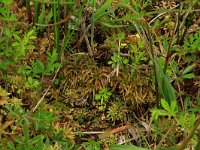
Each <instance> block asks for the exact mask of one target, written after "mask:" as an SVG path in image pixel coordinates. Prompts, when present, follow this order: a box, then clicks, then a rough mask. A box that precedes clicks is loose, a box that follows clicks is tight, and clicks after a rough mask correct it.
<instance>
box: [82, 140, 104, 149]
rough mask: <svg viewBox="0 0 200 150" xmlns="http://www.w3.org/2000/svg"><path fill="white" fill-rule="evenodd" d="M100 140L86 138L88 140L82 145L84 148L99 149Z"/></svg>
mask: <svg viewBox="0 0 200 150" xmlns="http://www.w3.org/2000/svg"><path fill="white" fill-rule="evenodd" d="M101 144H102V141H94V140H91V139H90V140H88V142H85V143H84V144H83V147H84V148H85V149H86V150H100V149H101Z"/></svg>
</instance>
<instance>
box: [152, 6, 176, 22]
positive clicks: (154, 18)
mask: <svg viewBox="0 0 200 150" xmlns="http://www.w3.org/2000/svg"><path fill="white" fill-rule="evenodd" d="M178 6H179V4H178V5H176V6H174V7H172V8H171V9H169V10H172V9H174V8H176V7H178ZM166 13H167V12H164V13H160V14H159V15H157V16H156V17H155V18H153V19H152V20H151V21H150V22H149V23H148V24H149V25H150V24H151V23H153V22H154V21H155V20H156V19H157V18H158V17H160V16H162V15H164V14H166Z"/></svg>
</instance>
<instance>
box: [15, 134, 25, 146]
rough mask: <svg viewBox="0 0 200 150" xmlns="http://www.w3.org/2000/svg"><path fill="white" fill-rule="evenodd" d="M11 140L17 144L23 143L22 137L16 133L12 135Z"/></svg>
mask: <svg viewBox="0 0 200 150" xmlns="http://www.w3.org/2000/svg"><path fill="white" fill-rule="evenodd" d="M13 140H14V141H15V142H17V143H18V144H23V143H24V141H23V139H21V138H20V137H19V136H18V135H13Z"/></svg>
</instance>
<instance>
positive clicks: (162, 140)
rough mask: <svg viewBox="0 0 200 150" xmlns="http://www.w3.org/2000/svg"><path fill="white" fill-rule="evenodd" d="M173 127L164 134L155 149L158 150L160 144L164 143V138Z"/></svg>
mask: <svg viewBox="0 0 200 150" xmlns="http://www.w3.org/2000/svg"><path fill="white" fill-rule="evenodd" d="M174 127H175V125H173V126H171V127H170V128H169V129H168V130H167V132H166V133H165V135H164V136H163V137H162V139H161V141H160V142H159V143H158V145H157V147H156V148H155V149H159V148H160V146H161V144H162V143H163V142H164V140H165V138H166V137H167V136H168V134H169V133H170V132H171V131H172V129H173V128H174Z"/></svg>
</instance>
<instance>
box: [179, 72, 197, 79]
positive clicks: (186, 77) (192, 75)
mask: <svg viewBox="0 0 200 150" xmlns="http://www.w3.org/2000/svg"><path fill="white" fill-rule="evenodd" d="M194 77H195V75H194V73H189V74H184V75H182V76H181V78H184V79H192V78H194Z"/></svg>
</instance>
